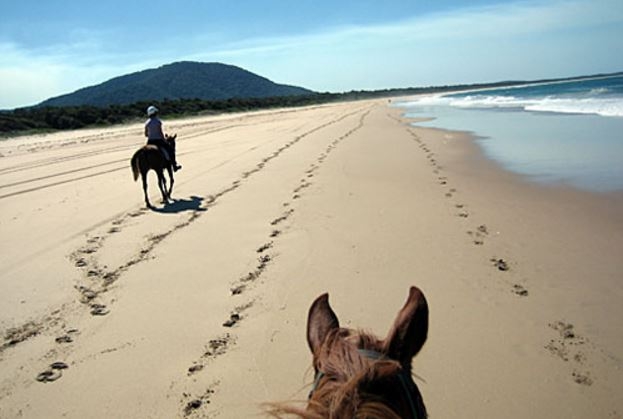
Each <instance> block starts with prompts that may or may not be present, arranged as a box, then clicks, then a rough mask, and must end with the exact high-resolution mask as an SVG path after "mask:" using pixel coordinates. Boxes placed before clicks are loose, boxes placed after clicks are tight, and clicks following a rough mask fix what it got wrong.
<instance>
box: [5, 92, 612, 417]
mask: <svg viewBox="0 0 623 419" xmlns="http://www.w3.org/2000/svg"><path fill="white" fill-rule="evenodd" d="M399 113H402V112H401V110H400V109H396V108H391V107H387V106H386V103H385V101H381V100H379V101H361V102H351V103H340V104H332V105H325V106H321V107H312V108H303V109H298V110H295V111H290V112H285V113H280V112H278V111H274V112H265V113H262V114H254V113H249V114H240V115H236V116H232V117H227V118H218V117H206V118H196V119H192V120H173V121H171V122H170V123H168V124H167V123H166V122H165V124H166V126H167V129H168V132H175V131H177V132H178V134H179V137H178V138H179V139H180V140H181V141H180V142H179V144H178V146H179V147H180V151H182V152H181V153H180V161H181V162H182V164H183V166H184V169H183V171H182V172H179V173H178V174H177V175H176V186H175V188H176V189H175V190H174V196H175V197H176V198H178V202H177V203H175V204H173V205H172V206H170V208H169V210H168V211H162V212H157V211H146V210H145V209H143V208H142V193H141V191H140V187H139V185H138V184H135V183H133V182H131V179H130V169H129V167H128V164H127V161H126V160H128V159H129V157H128V153H131V152H132V150H133V149H134V148H136V147H138V146H139V145H140V144H141V143H142V137H141V136H140V132H137V133H135V132H134V131H135V130H136V131H139V130H138V128H140V127H138V126H137V127H138V128H136V127H134V126H133V125H132V126H124V127H120V128H119V129H118V130H101V131H97V130H96V132H94V133H93V134H92V135H91V134H90V133H89V134H88V135H87V137H86V138H81V140H80V141H76V142H71V141H73V140H72V138H73V134H71V133H67V134H59V135H58V137H52V138H61V137H66V140H67V141H69V142H71V144H69V145H68V146H67V147H60V148H58V147H56V148H55V147H46V144H45V141H44V142H43V143H42V144H39V146H40V148H38V149H33V150H31V152H24V153H19V155H18V154H16V155H13V156H7V157H3V158H1V159H0V177H1V178H2V182H3V184H5V185H7V184H11V183H13V184H15V186H12V187H10V188H7V191H9V192H11V191H12V192H19V191H20V189H19V188H30V189H35V187H36V188H38V189H36V190H33V191H31V192H26V193H21V194H19V195H14V196H12V197H7V198H4V199H3V200H2V201H0V205H2V210H3V214H5V217H6V218H5V220H6V221H5V222H4V223H3V226H2V229H3V233H5V234H2V236H3V238H2V239H0V240H2V246H3V249H6V252H5V255H4V257H3V258H2V259H1V264H2V267H3V268H6V267H8V266H13V265H11V263H13V264H14V265H15V266H13V267H12V269H11V271H10V272H8V273H7V270H6V269H3V271H5V273H4V274H3V275H2V276H0V281H1V282H0V284H2V293H3V294H4V299H5V300H6V301H3V306H4V308H3V311H2V319H1V320H2V323H1V324H2V326H3V327H4V326H5V325H7V324H9V323H10V322H11V318H17V317H18V314H19V312H20V310H21V311H23V313H22V314H20V316H22V317H23V318H24V319H25V320H26V319H28V318H29V315H28V313H29V312H31V313H32V312H40V311H43V312H44V314H43V315H42V318H43V320H41V321H40V322H35V323H33V324H32V325H31V326H30V328H29V327H25V328H23V330H22V331H21V332H22V335H16V337H18V338H19V337H23V338H24V339H23V341H17V342H16V343H14V344H11V345H8V346H7V340H6V337H5V341H4V344H3V348H2V350H0V365H2V373H0V416H3V417H4V416H7V417H14V416H17V415H18V414H19V415H21V416H23V417H40V416H41V415H43V414H44V412H46V414H49V415H51V416H61V415H65V416H66V417H76V418H78V417H85V416H90V417H137V418H138V417H188V418H193V417H216V416H220V417H226V418H229V417H232V418H234V417H248V416H251V415H256V414H258V413H261V410H259V407H258V406H259V404H260V403H262V402H269V401H284V400H290V399H295V400H305V398H306V394H307V391H308V390H309V385H310V384H311V382H312V381H313V377H312V376H311V375H312V374H311V370H310V363H311V357H310V354H309V352H308V349H307V345H306V343H305V338H304V333H305V321H306V315H307V309H308V308H309V304H311V302H312V301H313V299H314V298H315V297H316V296H318V295H319V294H321V293H323V292H329V293H330V298H331V302H332V306H333V307H334V308H335V310H336V312H337V313H338V315H339V316H340V319H344V325H346V326H348V327H355V328H357V327H362V328H364V329H367V330H371V331H373V332H374V333H376V334H378V335H379V336H384V334H385V333H386V332H387V328H388V326H389V324H390V322H391V321H392V320H393V318H394V316H395V314H396V312H397V310H398V309H399V308H400V307H401V305H402V304H403V302H404V299H405V297H406V292H407V290H408V287H409V286H410V285H417V286H418V287H420V288H421V289H423V291H424V292H425V294H426V296H427V299H428V301H429V306H430V310H431V317H430V320H431V323H430V331H429V339H428V342H427V343H426V345H425V346H424V349H423V351H422V353H421V354H420V355H419V356H418V357H417V358H416V359H415V361H414V366H415V368H414V372H415V373H416V374H417V375H418V376H420V377H423V378H424V380H425V381H424V382H421V381H417V380H416V382H418V386H419V387H420V390H421V391H422V394H423V397H424V400H425V402H426V404H427V407H428V409H429V412H430V414H431V416H439V417H461V416H468V417H495V416H499V415H500V414H504V415H505V416H507V417H509V418H511V419H514V418H517V419H519V418H523V417H525V416H526V415H532V416H533V415H534V414H535V413H537V415H538V416H543V417H566V418H572V417H578V418H579V417H586V416H595V417H613V418H618V417H622V416H621V415H622V414H623V404H622V403H621V401H620V398H619V396H618V389H619V388H620V386H621V385H623V373H622V367H623V360H622V359H621V358H620V354H621V353H622V351H623V337H621V334H620V333H619V331H618V326H617V324H616V322H615V321H612V319H617V318H621V316H622V315H623V308H622V307H620V304H619V302H620V300H621V298H623V284H622V283H620V281H619V276H620V275H619V273H620V271H621V268H623V265H622V263H623V262H621V261H620V257H618V251H619V250H620V249H621V248H623V211H621V210H622V209H623V195H621V194H614V195H604V194H601V193H598V194H593V193H589V192H583V191H578V190H574V189H571V188H564V187H559V186H555V187H549V186H543V185H540V184H532V183H531V182H530V181H529V180H527V179H524V178H523V177H522V176H521V175H515V174H513V173H511V172H508V171H506V170H504V169H503V168H502V167H501V166H499V165H498V164H497V163H495V162H494V161H493V160H490V159H489V158H487V157H486V156H485V155H484V153H483V152H482V150H481V149H480V147H479V145H478V144H477V143H476V142H475V141H474V140H473V139H470V138H469V137H468V136H466V135H465V134H464V133H458V132H452V131H442V130H437V129H432V128H425V127H417V126H416V127H414V126H410V125H408V120H407V119H405V118H401V115H400V114H399ZM49 138H50V137H48V139H49ZM18 142H19V141H18ZM2 146H8V145H6V143H4V142H3V143H2ZM11 146H14V147H16V149H17V147H18V146H17V143H15V144H13V145H11ZM76 168H80V169H82V170H83V171H82V172H81V173H84V174H85V175H89V176H88V177H84V178H83V179H81V180H75V173H72V172H71V171H72V170H73V169H76ZM63 172H67V174H61V175H59V174H58V173H63ZM104 172H106V173H105V174H104ZM35 178H42V179H41V180H36V179H35ZM60 181H66V182H67V183H59V182H60ZM46 182H47V183H46ZM151 182H152V183H151V184H150V188H151V189H150V191H151V192H152V193H155V183H153V179H151ZM11 188H13V189H11ZM152 196H155V195H152ZM42 216H44V217H45V220H43V218H42ZM44 221H45V222H44ZM33 230H34V231H33ZM20 255H21V256H20ZM18 256H19V258H18ZM499 260H503V261H504V262H505V264H506V266H507V268H508V269H507V270H500V269H499V267H498V266H499V264H497V262H499ZM87 290H88V291H91V292H93V293H94V294H95V296H94V297H91V294H90V293H89V292H87ZM21 300H24V301H25V303H23V304H22V303H19V301H21ZM5 302H6V304H5ZM46 304H47V305H46ZM93 304H100V305H102V306H104V311H105V312H106V314H105V315H91V314H90V311H91V310H92V306H93ZM37 307H38V308H37ZM35 308H36V309H35ZM29 310H30V311H29ZM30 317H32V316H30ZM228 322H230V323H231V325H230V326H229V327H226V326H224V324H225V323H228ZM15 323H16V324H18V325H28V322H25V321H22V322H20V321H16V322H15ZM74 330H75V331H74ZM5 331H6V330H5ZM63 336H67V337H68V338H69V339H70V340H71V341H69V342H63V340H61V341H60V342H59V341H58V340H57V339H58V338H61V337H63ZM56 361H62V362H65V363H67V365H68V366H69V368H68V369H67V370H64V371H63V374H62V377H61V378H60V379H58V380H57V381H54V382H50V383H38V382H36V380H35V377H36V376H37V374H38V373H40V372H41V371H42V370H43V369H45V368H46V365H48V364H50V363H52V362H56ZM102 394H106V397H102ZM189 406H190V407H189Z"/></svg>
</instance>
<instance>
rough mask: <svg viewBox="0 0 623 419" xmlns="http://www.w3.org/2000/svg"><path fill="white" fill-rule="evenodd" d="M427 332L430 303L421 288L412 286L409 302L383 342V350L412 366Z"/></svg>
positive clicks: (405, 364)
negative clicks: (412, 360)
mask: <svg viewBox="0 0 623 419" xmlns="http://www.w3.org/2000/svg"><path fill="white" fill-rule="evenodd" d="M427 334H428V304H427V303H426V298H424V294H423V293H422V291H420V289H419V288H417V287H411V289H410V290H409V298H407V302H406V303H405V305H404V307H403V308H402V310H400V312H399V313H398V316H397V317H396V320H395V321H394V324H393V326H392V327H391V329H390V330H389V333H388V335H387V338H386V339H385V341H384V342H383V352H384V353H386V354H387V355H388V356H389V357H390V358H392V359H395V360H397V361H399V362H400V363H401V364H402V365H403V366H409V368H410V366H411V359H412V358H413V357H414V356H415V355H417V353H418V352H419V351H420V349H422V346H423V345H424V342H426V336H427Z"/></svg>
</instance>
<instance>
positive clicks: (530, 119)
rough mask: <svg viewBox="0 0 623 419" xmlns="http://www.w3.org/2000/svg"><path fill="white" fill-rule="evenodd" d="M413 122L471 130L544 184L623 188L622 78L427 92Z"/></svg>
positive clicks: (411, 107)
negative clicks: (451, 92) (416, 119)
mask: <svg viewBox="0 0 623 419" xmlns="http://www.w3.org/2000/svg"><path fill="white" fill-rule="evenodd" d="M395 106H399V107H402V108H404V109H405V114H406V116H407V117H412V118H426V117H430V118H434V119H433V120H431V121H428V122H418V123H414V125H416V126H417V125H420V126H429V127H436V128H443V129H450V130H457V131H468V132H470V133H471V134H473V135H474V136H475V137H476V141H477V142H478V144H479V145H480V146H481V147H482V149H483V151H484V152H485V154H486V155H487V156H488V157H490V158H492V159H494V160H496V161H497V162H499V163H500V164H502V166H504V167H505V168H506V169H508V170H510V171H513V172H515V173H519V174H521V175H524V176H526V177H527V178H529V179H531V180H533V181H535V182H542V183H549V184H565V185H569V186H573V187H576V188H580V189H586V190H591V191H599V192H610V191H623V75H619V76H610V77H599V78H597V77H596V78H591V79H583V80H576V81H564V82H550V83H535V84H530V85H525V86H521V87H509V88H496V89H481V90H474V91H469V92H462V93H454V94H445V95H428V96H422V97H416V98H413V99H412V100H408V101H405V102H401V103H397V104H395Z"/></svg>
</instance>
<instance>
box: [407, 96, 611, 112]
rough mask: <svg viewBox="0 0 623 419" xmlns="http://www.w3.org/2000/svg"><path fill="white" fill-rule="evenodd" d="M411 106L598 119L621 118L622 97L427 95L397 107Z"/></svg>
mask: <svg viewBox="0 0 623 419" xmlns="http://www.w3.org/2000/svg"><path fill="white" fill-rule="evenodd" d="M401 105H402V106H405V107H413V106H451V107H455V108H465V109H467V108H474V109H495V108H503V109H512V108H517V109H522V110H526V111H531V112H556V113H573V114H595V115H601V116H617V117H623V97H608V98H597V97H590V98H583V99H577V98H560V97H541V98H521V97H515V96H495V95H478V94H477V95H468V96H441V95H431V96H425V97H422V98H418V99H417V100H414V101H410V102H405V103H403V104H401Z"/></svg>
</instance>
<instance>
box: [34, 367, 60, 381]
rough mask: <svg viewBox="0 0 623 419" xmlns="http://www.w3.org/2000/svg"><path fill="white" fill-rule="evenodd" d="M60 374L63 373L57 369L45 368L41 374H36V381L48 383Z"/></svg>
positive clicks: (56, 378)
mask: <svg viewBox="0 0 623 419" xmlns="http://www.w3.org/2000/svg"><path fill="white" fill-rule="evenodd" d="M61 375H63V373H62V372H61V371H60V370H58V369H55V370H46V371H43V372H42V373H41V374H39V375H37V381H39V382H41V383H50V382H52V381H56V380H58V379H59V378H61Z"/></svg>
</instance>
